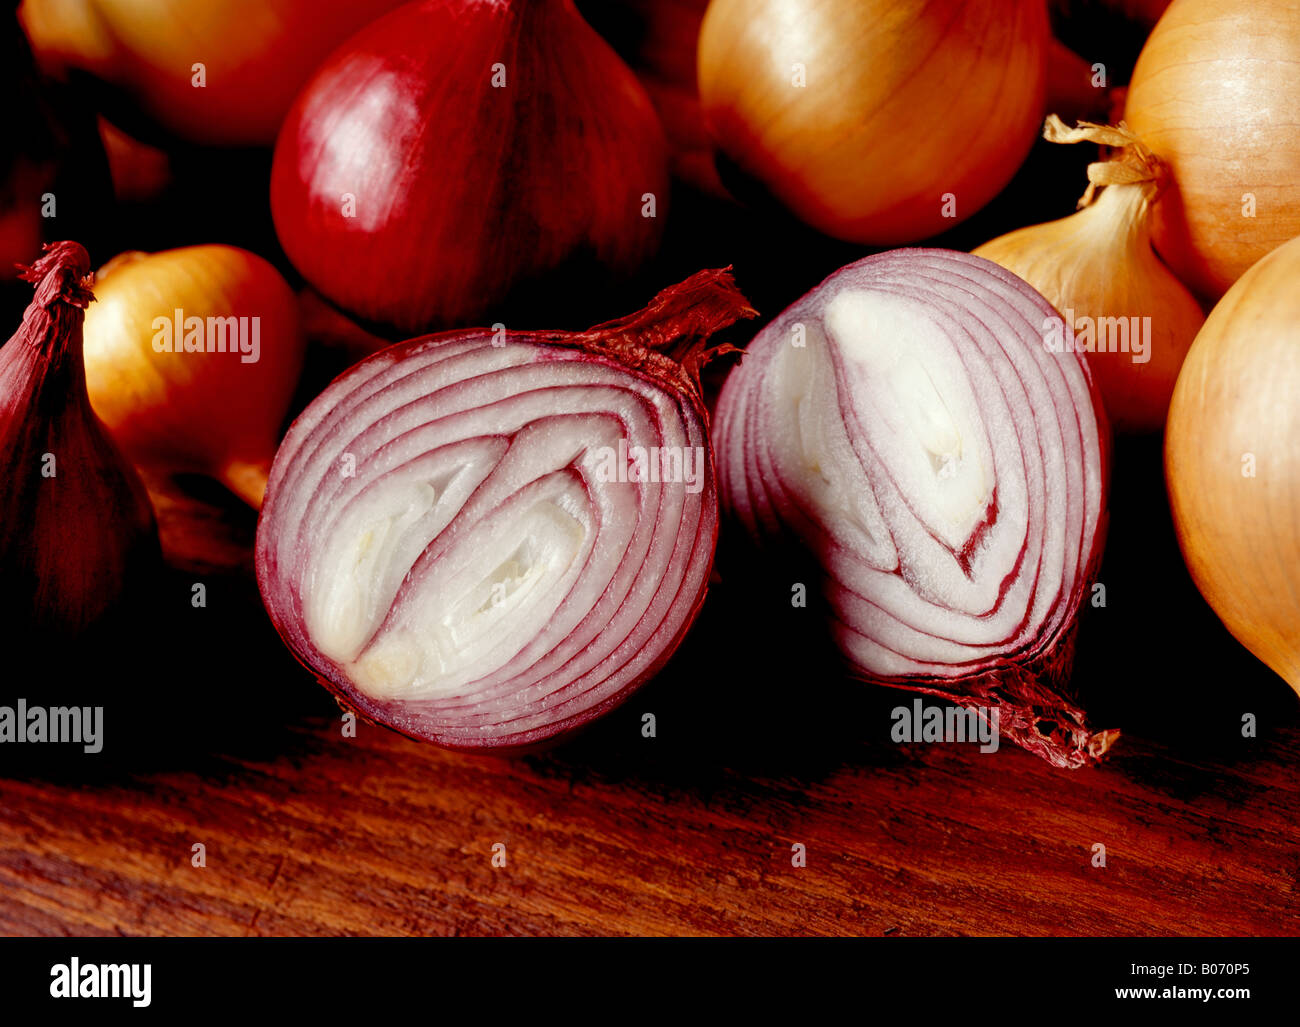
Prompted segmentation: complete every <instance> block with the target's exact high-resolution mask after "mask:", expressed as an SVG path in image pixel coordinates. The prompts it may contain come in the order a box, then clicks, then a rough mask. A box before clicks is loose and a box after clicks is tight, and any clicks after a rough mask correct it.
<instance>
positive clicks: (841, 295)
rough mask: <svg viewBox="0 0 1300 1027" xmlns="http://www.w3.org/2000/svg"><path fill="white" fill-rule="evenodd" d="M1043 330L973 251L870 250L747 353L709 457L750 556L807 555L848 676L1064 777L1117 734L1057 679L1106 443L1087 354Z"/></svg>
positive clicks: (1093, 531) (727, 392)
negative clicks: (960, 708) (940, 705)
mask: <svg viewBox="0 0 1300 1027" xmlns="http://www.w3.org/2000/svg"><path fill="white" fill-rule="evenodd" d="M1053 318H1059V315H1057V313H1056V312H1055V311H1054V310H1053V309H1052V307H1051V306H1050V305H1049V304H1048V303H1047V302H1046V301H1045V300H1044V299H1043V298H1042V297H1041V296H1039V295H1038V293H1036V292H1034V291H1033V290H1032V289H1031V288H1030V287H1029V286H1027V285H1026V284H1025V283H1024V282H1022V281H1021V280H1020V279H1018V278H1016V277H1015V276H1014V275H1012V274H1010V273H1009V272H1007V271H1005V270H1003V269H1002V268H1000V267H998V266H997V265H995V264H993V263H991V262H990V261H986V260H983V259H981V258H978V257H972V256H970V255H968V254H958V253H953V252H950V251H946V250H927V249H917V250H896V251H892V252H887V253H882V254H878V255H876V256H873V257H868V258H866V259H864V260H861V261H858V262H857V263H855V264H851V265H849V266H848V267H846V268H843V269H841V270H840V271H838V272H836V273H835V274H834V275H832V276H831V277H830V278H828V279H827V280H826V281H825V282H823V283H822V284H821V285H820V286H818V287H817V288H816V289H814V290H813V291H812V292H810V293H809V294H808V295H807V296H805V297H804V298H803V299H801V300H799V301H798V302H797V303H795V304H794V305H793V306H792V307H790V308H789V309H788V310H786V311H785V312H784V313H782V314H781V315H780V316H779V317H777V318H776V319H775V320H774V321H773V322H771V323H770V324H769V325H768V326H767V327H766V328H765V329H764V330H763V331H762V332H760V333H759V335H758V336H757V337H756V338H755V339H754V341H753V342H752V343H751V344H750V345H749V347H748V348H747V350H746V353H745V357H744V359H743V361H742V363H741V365H740V366H739V367H738V368H736V369H735V370H733V371H732V372H731V374H730V375H729V376H728V378H727V381H726V384H725V385H724V387H723V391H722V395H721V397H720V399H719V402H718V408H717V412H716V416H715V444H716V452H717V458H718V467H719V489H720V493H721V498H722V504H723V510H724V513H725V514H726V515H728V516H730V517H732V518H734V519H736V520H738V521H739V522H740V523H741V524H742V525H743V526H744V528H745V529H746V530H747V532H748V533H749V534H750V536H751V537H752V538H754V539H755V540H756V541H757V542H758V543H759V544H760V546H763V547H768V546H770V545H773V544H775V545H777V546H780V545H784V544H785V543H786V542H787V540H789V539H790V538H791V537H794V538H795V539H797V540H799V541H800V542H801V543H802V544H803V545H804V546H805V547H806V548H807V549H808V550H809V551H810V553H811V555H812V556H813V557H814V558H815V559H816V561H817V562H818V564H819V565H820V568H821V571H822V573H823V576H824V577H823V587H824V590H825V592H826V595H827V598H828V600H829V602H830V606H831V610H832V630H833V634H834V635H835V637H836V640H837V642H838V643H839V645H840V648H841V650H842V652H843V653H844V655H845V657H846V659H847V661H848V664H849V666H850V669H851V670H852V671H853V673H854V674H855V675H856V676H858V677H861V678H863V679H865V680H868V681H873V682H877V683H881V684H886V685H891V686H895V687H901V688H907V689H911V690H914V691H920V692H925V693H929V694H933V695H937V696H942V697H943V698H945V699H950V700H952V701H955V702H959V703H964V704H966V705H970V706H982V705H993V706H997V707H998V709H999V717H1000V725H999V726H1000V728H1001V731H1002V733H1003V734H1004V735H1006V736H1008V737H1010V738H1011V739H1013V740H1014V741H1015V742H1016V743H1017V744H1019V745H1021V746H1024V747H1025V748H1027V749H1029V750H1031V751H1033V752H1036V753H1038V754H1039V755H1040V756H1042V757H1044V758H1045V759H1047V760H1049V761H1050V762H1052V763H1053V764H1054V765H1056V766H1061V767H1071V768H1073V767H1079V766H1084V765H1088V764H1091V763H1094V762H1096V760H1097V759H1098V758H1100V756H1101V755H1102V754H1104V753H1105V751H1106V750H1107V748H1108V747H1109V746H1110V745H1111V743H1112V742H1113V741H1114V739H1115V737H1116V736H1117V734H1118V732H1115V731H1113V730H1110V731H1094V730H1093V729H1092V728H1091V727H1090V726H1089V725H1088V723H1087V719H1086V715H1085V713H1084V711H1083V710H1082V709H1080V708H1079V707H1078V705H1077V704H1076V702H1075V700H1074V697H1073V693H1072V691H1071V689H1070V682H1069V678H1070V668H1071V663H1072V659H1073V646H1074V638H1075V631H1076V628H1077V615H1078V611H1079V607H1080V604H1081V601H1082V597H1083V594H1084V592H1085V590H1086V589H1088V588H1089V587H1090V585H1091V581H1092V575H1093V573H1094V571H1095V569H1096V566H1097V563H1098V561H1099V560H1100V555H1101V549H1102V538H1103V536H1104V529H1105V503H1106V489H1107V481H1108V474H1109V448H1108V441H1109V440H1108V432H1107V429H1106V426H1105V421H1104V416H1101V415H1100V409H1101V408H1100V401H1099V396H1098V394H1097V392H1096V388H1095V386H1094V384H1093V382H1092V379H1091V376H1090V374H1089V372H1088V368H1087V364H1086V362H1085V361H1084V359H1083V358H1082V357H1081V356H1080V355H1078V354H1074V353H1068V352H1066V353H1053V352H1049V351H1048V350H1047V348H1046V346H1045V345H1044V344H1043V338H1044V336H1043V334H1042V333H1043V330H1044V326H1045V323H1046V322H1048V321H1049V320H1050V319H1053ZM827 325H832V326H833V327H832V328H831V329H829V331H830V333H831V335H830V338H833V339H834V340H835V341H834V344H833V345H831V344H830V343H829V342H828V336H827V334H826V333H827V331H828V329H827ZM922 325H924V326H928V327H924V328H922V327H918V326H922ZM800 326H802V333H803V334H802V335H800V334H799V329H800ZM859 333H861V334H859ZM941 339H947V340H948V341H947V342H941V341H939V340H941ZM798 340H802V343H800V341H798ZM890 347H893V348H892V349H891V348H890ZM926 361H928V362H926ZM1016 367H1019V368H1020V370H1019V371H1017V370H1016ZM959 368H960V369H961V370H960V371H959V370H958V369H959ZM917 369H920V371H921V372H923V373H919V374H918V373H916V372H917ZM962 375H966V377H965V378H964V379H963V378H962ZM926 382H929V383H930V384H929V385H926V384H924V383H926ZM936 383H937V384H936ZM945 383H946V384H945ZM927 389H931V390H933V396H931V394H930V392H928V391H927ZM977 415H978V420H977V421H973V420H972V419H973V418H976V417H977ZM891 424H892V425H895V426H896V430H897V431H898V432H901V433H903V434H901V435H899V436H898V438H899V439H903V438H906V439H907V440H908V441H907V444H906V445H903V444H901V443H899V442H892V443H891V440H890V437H889V434H888V432H889V430H890V429H889V428H888V426H889V425H891ZM991 425H993V426H997V429H998V430H997V431H996V432H995V431H992V430H991V428H990V426H991ZM1013 429H1014V435H1013V434H1010V433H1011V432H1012V430H1013ZM923 436H924V439H923ZM925 439H928V440H929V441H925ZM913 441H915V442H916V443H917V446H916V447H915V448H913V447H912V446H911V443H912V442H913ZM933 445H938V446H939V448H940V449H945V447H946V450H945V452H946V454H947V455H944V456H943V459H942V460H940V461H939V463H938V464H936V463H935V456H934V455H933V453H932V449H931V447H932V446H933ZM922 457H924V458H925V459H922ZM927 461H928V462H927ZM936 468H937V469H936ZM941 471H943V472H945V474H941V473H940V472H941ZM837 472H839V473H838V474H837ZM928 475H933V480H931V478H930V477H928ZM945 475H946V476H945ZM944 481H950V482H951V483H952V484H951V485H943V484H941V483H942V482H944ZM909 483H910V484H909ZM945 489H947V491H945ZM927 519H928V520H927ZM941 536H944V537H941ZM1049 547H1050V549H1049ZM1049 552H1050V556H1049V555H1044V554H1048V553H1049ZM1053 582H1054V584H1053ZM962 610H964V612H961V611H962ZM943 630H946V631H947V634H943V633H941V632H942V631H943ZM959 639H960V640H959Z"/></svg>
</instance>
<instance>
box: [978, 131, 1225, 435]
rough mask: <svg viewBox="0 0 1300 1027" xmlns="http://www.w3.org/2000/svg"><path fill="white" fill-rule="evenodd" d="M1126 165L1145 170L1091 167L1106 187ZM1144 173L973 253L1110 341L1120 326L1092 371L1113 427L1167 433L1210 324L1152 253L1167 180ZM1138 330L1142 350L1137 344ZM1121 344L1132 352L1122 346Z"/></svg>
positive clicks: (1157, 171)
mask: <svg viewBox="0 0 1300 1027" xmlns="http://www.w3.org/2000/svg"><path fill="white" fill-rule="evenodd" d="M1058 124H1059V123H1058ZM1049 125H1050V120H1049ZM1049 138H1051V133H1050V132H1049ZM1122 164H1126V165H1127V167H1126V172H1127V173H1129V174H1135V173H1137V172H1136V169H1137V168H1138V167H1143V164H1144V162H1142V161H1138V162H1135V163H1132V164H1129V163H1127V162H1120V161H1116V162H1113V163H1111V164H1103V165H1093V167H1094V169H1097V171H1095V172H1094V174H1096V175H1097V177H1100V178H1103V179H1104V178H1106V177H1107V176H1106V175H1105V174H1104V172H1105V171H1106V170H1108V169H1110V168H1117V169H1118V168H1119V167H1120V166H1121V165H1122ZM1144 173H1148V174H1151V175H1152V176H1153V177H1152V178H1151V179H1149V180H1146V181H1142V180H1136V181H1131V182H1117V183H1115V184H1112V185H1108V186H1106V187H1105V188H1104V189H1103V191H1102V192H1101V195H1100V197H1099V198H1098V199H1097V200H1096V202H1094V203H1092V204H1091V205H1090V206H1087V207H1084V208H1083V209H1082V210H1080V211H1078V212H1076V213H1074V214H1071V215H1070V216H1069V217H1065V218H1061V219H1060V220H1057V221H1051V222H1048V223H1046V224H1042V225H1031V226H1029V227H1028V228H1020V229H1017V230H1016V231H1014V232H1009V233H1008V234H1006V235H1003V236H999V237H998V238H996V239H992V240H990V241H989V242H987V243H985V244H984V245H983V246H979V247H977V248H976V249H975V250H973V251H972V252H973V253H974V254H975V255H976V256H980V257H987V258H988V259H989V260H992V261H994V262H995V263H997V264H1000V265H1001V266H1002V267H1004V268H1006V269H1007V270H1008V271H1010V272H1012V273H1013V274H1016V275H1019V276H1020V277H1021V278H1023V279H1024V280H1025V281H1026V282H1028V283H1029V284H1030V285H1032V286H1033V287H1034V288H1035V289H1037V290H1038V291H1039V292H1040V293H1042V295H1043V297H1044V299H1046V300H1047V301H1048V302H1049V303H1051V304H1052V305H1053V306H1054V307H1055V308H1056V309H1057V310H1058V311H1061V312H1063V313H1065V312H1067V311H1068V312H1069V313H1068V315H1067V316H1069V317H1072V318H1073V319H1074V322H1075V324H1078V323H1082V324H1083V326H1084V327H1085V328H1086V327H1089V325H1088V322H1080V319H1083V318H1086V319H1089V321H1090V322H1091V327H1093V328H1095V329H1096V330H1097V332H1098V333H1099V332H1100V331H1101V330H1102V329H1103V328H1106V329H1107V330H1108V334H1109V333H1110V332H1114V333H1115V334H1118V332H1119V329H1120V328H1121V327H1122V329H1123V332H1124V334H1123V335H1122V337H1121V338H1120V339H1119V340H1115V339H1107V340H1106V342H1107V348H1106V349H1100V348H1098V347H1096V346H1094V347H1093V348H1092V349H1089V350H1088V366H1089V368H1090V369H1091V371H1092V373H1093V376H1094V377H1095V378H1096V379H1097V384H1098V387H1099V388H1100V390H1101V394H1102V398H1103V399H1104V400H1105V403H1106V413H1107V417H1108V420H1109V421H1110V424H1111V426H1112V427H1113V428H1114V429H1115V431H1116V432H1120V433H1133V434H1147V433H1153V432H1158V431H1161V430H1163V428H1164V426H1165V418H1166V416H1167V415H1168V412H1169V397H1170V396H1172V395H1173V391H1174V382H1175V381H1177V379H1178V369H1179V368H1180V367H1181V366H1182V362H1183V358H1184V357H1185V356H1186V355H1187V350H1188V348H1189V347H1190V346H1191V344H1192V340H1193V339H1194V338H1195V337H1196V333H1197V332H1198V331H1199V330H1200V327H1201V325H1202V324H1203V323H1204V321H1205V315H1204V314H1203V313H1202V312H1201V306H1200V304H1199V303H1198V302H1197V300H1196V297H1194V296H1193V295H1192V294H1191V292H1189V291H1188V289H1187V287H1186V286H1184V285H1183V284H1182V283H1181V282H1180V281H1178V279H1177V278H1176V277H1175V276H1174V274H1173V272H1172V271H1170V270H1169V269H1168V268H1167V267H1165V265H1164V264H1163V263H1162V262H1161V260H1160V258H1159V257H1158V256H1157V255H1156V253H1155V251H1154V250H1153V249H1152V247H1151V225H1150V211H1151V206H1152V204H1153V202H1158V201H1156V197H1157V196H1158V194H1159V189H1160V185H1161V183H1162V181H1163V177H1157V176H1162V172H1161V168H1160V165H1159V163H1158V161H1154V160H1153V159H1151V158H1150V157H1149V156H1148V157H1146V158H1145V172H1144ZM1074 326H1075V325H1074V324H1072V326H1071V327H1074ZM1139 332H1140V333H1141V335H1142V339H1143V340H1144V342H1143V343H1142V345H1143V347H1144V351H1143V352H1138V351H1137V348H1136V347H1134V346H1133V345H1131V337H1133V336H1135V334H1136V333H1139ZM1080 343H1081V344H1086V343H1087V340H1086V339H1081V340H1080ZM1122 345H1128V346H1129V349H1128V351H1127V352H1126V351H1124V350H1123V349H1119V348H1116V347H1117V346H1122Z"/></svg>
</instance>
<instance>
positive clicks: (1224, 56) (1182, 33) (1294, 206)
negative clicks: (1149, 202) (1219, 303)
mask: <svg viewBox="0 0 1300 1027" xmlns="http://www.w3.org/2000/svg"><path fill="white" fill-rule="evenodd" d="M1297 109H1300V4H1297V3H1295V2H1294V0H1177V2H1176V3H1174V4H1173V5H1172V6H1171V7H1170V8H1169V10H1168V11H1167V12H1166V13H1165V15H1164V17H1163V18H1161V19H1160V23H1159V24H1158V25H1157V26H1156V28H1155V31H1154V32H1152V34H1151V38H1150V39H1149V40H1148V41H1147V45H1146V46H1145V47H1144V48H1143V50H1142V55H1141V57H1139V58H1138V62H1137V67H1136V68H1134V69H1133V82H1132V85H1131V86H1130V88H1129V92H1128V100H1127V106H1126V110H1125V120H1127V121H1128V124H1129V126H1130V127H1131V128H1132V129H1133V131H1134V132H1136V133H1137V134H1138V136H1139V137H1140V138H1141V139H1142V141H1143V142H1144V143H1146V144H1147V146H1149V147H1151V149H1152V150H1153V151H1154V152H1156V153H1158V154H1160V156H1161V157H1162V158H1163V159H1164V160H1165V161H1166V162H1167V163H1168V164H1169V166H1170V167H1171V169H1172V171H1173V188H1171V189H1169V190H1167V191H1166V192H1165V194H1164V195H1163V196H1162V197H1161V198H1160V202H1159V203H1158V204H1157V205H1156V208H1155V211H1154V214H1155V220H1154V223H1153V234H1154V240H1155V246H1156V250H1157V251H1158V252H1159V254H1160V256H1162V257H1163V258H1164V259H1165V261H1166V262H1167V263H1168V264H1169V266H1170V267H1171V268H1173V270H1174V272H1175V273H1176V274H1177V275H1178V277H1179V278H1181V279H1182V280H1183V282H1185V283H1186V284H1187V285H1189V286H1190V287H1191V288H1192V289H1193V290H1195V291H1196V292H1198V293H1200V294H1201V295H1202V296H1203V297H1205V298H1207V299H1211V300H1213V299H1217V298H1218V297H1220V296H1222V295H1223V293H1224V291H1225V290H1226V289H1227V288H1228V286H1230V285H1231V284H1232V283H1233V282H1235V281H1236V280H1237V279H1238V278H1240V277H1241V275H1242V274H1243V273H1245V271H1246V269H1247V268H1248V267H1250V266H1251V265H1252V264H1254V263H1255V261H1257V260H1259V258H1260V257H1262V256H1264V254H1266V253H1268V252H1269V251H1270V250H1272V249H1274V248H1276V247H1278V246H1280V245H1282V243H1284V242H1286V241H1287V240H1288V239H1291V238H1294V237H1295V236H1297V235H1300V120H1297V119H1296V115H1295V112H1296V110H1297Z"/></svg>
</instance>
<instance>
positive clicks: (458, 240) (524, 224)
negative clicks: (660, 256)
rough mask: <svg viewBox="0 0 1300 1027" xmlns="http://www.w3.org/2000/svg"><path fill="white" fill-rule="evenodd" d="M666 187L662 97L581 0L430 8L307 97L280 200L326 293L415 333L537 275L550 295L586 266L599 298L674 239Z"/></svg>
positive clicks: (279, 186)
mask: <svg viewBox="0 0 1300 1027" xmlns="http://www.w3.org/2000/svg"><path fill="white" fill-rule="evenodd" d="M667 191H668V156H667V144H666V143H665V141H664V134H663V129H662V128H661V127H660V124H659V119H658V116H657V115H656V114H655V110H654V107H653V106H652V105H651V103H650V100H649V98H648V97H647V96H646V93H645V90H644V89H643V88H642V87H641V86H640V84H639V83H638V82H637V79H636V76H635V75H634V74H633V73H632V71H631V70H630V69H629V68H628V67H627V65H625V64H624V63H623V62H622V61H621V60H620V59H619V57H618V56H617V55H616V54H615V53H614V51H613V50H612V49H610V47H609V46H608V44H606V43H605V42H604V40H602V39H601V38H600V37H599V36H598V35H597V34H596V33H595V32H594V31H593V30H592V29H591V27H590V26H589V25H587V23H586V22H585V21H583V20H582V17H581V16H580V15H579V14H578V12H577V11H576V10H575V9H574V7H573V3H572V0H495V2H485V0H425V2H417V3H410V4H406V5H405V6H403V7H400V8H398V9H397V10H396V11H393V12H392V13H390V14H388V15H387V16H385V17H383V18H380V19H379V20H378V21H376V22H374V23H373V24H371V25H370V26H368V27H367V28H365V29H363V30H362V31H361V32H360V33H358V34H357V35H356V36H354V37H353V38H352V39H351V40H349V41H348V42H347V43H345V44H344V45H343V46H342V47H340V48H339V49H338V50H337V51H336V52H335V53H334V54H333V55H332V56H331V57H330V58H329V59H328V60H327V61H326V62H325V63H324V64H323V65H321V67H320V68H319V69H318V70H317V72H316V74H315V76H314V77H313V78H312V80H311V81H310V82H309V83H308V84H307V86H306V87H305V88H304V89H303V92H302V94H301V95H300V96H299V97H298V100H297V101H296V102H295V104H294V106H293V109H292V110H291V111H290V112H289V114H288V116H287V117H286V118H285V122H284V125H283V127H282V128H281V130H280V136H279V139H278V141H277V143H276V151H275V163H274V166H273V168H272V173H271V212H272V214H273V216H274V218H275V227H276V231H277V233H278V234H279V237H280V241H281V243H282V244H283V246H284V249H285V252H286V253H287V254H288V256H289V259H290V260H291V261H293V264H294V267H296V268H297V269H298V270H299V271H300V272H301V273H302V275H303V277H304V278H306V279H307V281H308V282H310V283H311V284H312V285H313V286H314V287H315V288H316V289H317V290H318V291H319V292H320V293H321V294H323V295H324V296H326V297H327V298H328V299H330V300H331V301H332V302H334V303H335V304H337V305H338V306H340V307H342V308H343V309H344V310H346V311H348V312H349V313H351V314H353V315H356V316H357V317H359V318H362V319H365V320H368V321H371V322H376V323H379V324H384V325H392V326H394V327H396V328H398V329H401V330H403V331H407V332H416V331H422V330H427V329H429V328H433V327H455V326H460V325H464V324H467V323H473V322H474V320H475V319H478V318H480V317H482V316H483V315H484V314H485V313H486V312H487V311H489V310H493V309H496V306H497V304H499V303H501V302H502V301H503V300H505V299H506V298H507V297H508V296H509V297H512V298H514V297H516V296H517V295H518V292H517V290H519V289H522V288H524V287H527V288H528V289H531V290H533V293H532V295H531V296H530V298H532V299H540V296H541V292H542V290H543V289H545V290H546V291H548V292H549V291H553V290H554V289H555V288H557V286H558V285H559V284H560V283H564V284H567V285H571V284H572V283H573V282H574V281H575V280H576V278H577V277H579V276H575V275H562V274H561V273H560V272H561V271H562V270H563V269H573V268H581V269H582V271H583V272H584V274H583V275H582V276H580V277H581V278H582V282H583V285H582V288H583V289H586V290H589V289H590V288H591V284H592V280H593V279H595V278H596V277H598V276H601V277H604V278H606V279H617V278H619V277H621V276H623V275H626V274H629V273H631V272H632V271H634V270H635V269H636V268H638V267H639V266H640V265H641V264H642V263H643V262H644V260H645V259H646V258H647V257H649V256H650V255H651V254H653V253H654V251H655V250H656V249H657V248H658V244H659V237H660V234H661V232H660V226H661V225H662V224H663V218H664V215H665V213H666V203H667ZM650 197H652V199H651V198H650ZM651 207H653V210H651ZM649 214H653V216H647V215H649ZM569 291H572V290H569Z"/></svg>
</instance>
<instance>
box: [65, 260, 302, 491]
mask: <svg viewBox="0 0 1300 1027" xmlns="http://www.w3.org/2000/svg"><path fill="white" fill-rule="evenodd" d="M95 297H96V299H97V302H96V303H93V304H91V306H90V309H89V310H88V311H87V312H86V327H85V357H86V386H87V390H88V391H89V393H90V402H91V405H92V406H93V407H94V410H95V413H96V414H98V415H99V417H100V419H101V420H103V422H104V423H105V425H107V426H108V429H109V431H110V432H112V434H113V437H114V438H115V439H116V440H117V442H118V444H119V445H120V446H121V447H122V448H123V449H124V450H125V451H126V453H127V455H128V456H129V457H130V458H131V459H132V460H133V461H134V462H135V463H136V464H138V465H140V466H142V467H149V468H152V469H156V470H162V471H168V472H173V473H196V474H205V475H209V476H211V477H213V478H216V479H217V480H218V481H221V482H222V483H224V484H225V485H226V486H227V487H228V488H229V489H230V490H231V491H232V492H234V493H235V494H236V495H238V496H240V497H241V498H242V499H244V500H245V501H247V502H248V503H250V504H251V505H252V506H254V507H258V506H260V505H261V502H262V495H263V493H264V492H265V491H266V479H267V475H268V474H269V473H270V467H271V460H272V459H273V458H274V456H275V450H276V445H277V443H278V441H279V437H280V429H281V428H282V426H283V422H284V419H285V415H286V414H287V412H288V407H289V402H290V400H291V399H292V398H293V393H294V389H295V388H296V386H297V382H298V376H299V373H300V372H301V370H302V361H303V350H304V343H303V334H302V330H301V326H300V323H299V315H298V300H297V297H296V296H295V295H294V293H293V290H292V289H290V288H289V285H288V283H287V282H285V280H284V279H283V278H282V277H281V276H280V273H279V272H278V271H276V270H275V268H273V267H272V266H271V265H270V264H268V263H267V262H266V261H265V260H263V259H262V258H261V257H259V256H257V255H256V254H253V253H249V252H248V251H247V250H241V249H237V248H235V247H233V246H218V245H210V246H189V247H186V248H184V249H179V250H167V251H165V252H162V253H155V254H144V253H124V254H121V255H120V256H118V257H116V258H114V259H113V260H112V261H110V262H109V263H108V264H107V265H106V266H105V267H104V268H103V270H101V271H100V272H99V274H98V275H96V279H95ZM194 319H198V320H194ZM232 319H233V320H232ZM199 322H201V324H200V323H199ZM236 336H237V337H238V340H239V341H238V343H237V344H235V345H234V346H233V351H232V341H233V340H234V339H235V338H236ZM222 348H224V350H225V351H224V352H222V351H221V349H222ZM178 350H179V351H178Z"/></svg>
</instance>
